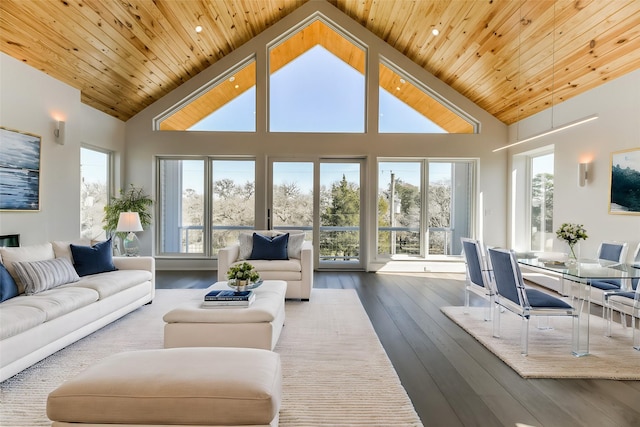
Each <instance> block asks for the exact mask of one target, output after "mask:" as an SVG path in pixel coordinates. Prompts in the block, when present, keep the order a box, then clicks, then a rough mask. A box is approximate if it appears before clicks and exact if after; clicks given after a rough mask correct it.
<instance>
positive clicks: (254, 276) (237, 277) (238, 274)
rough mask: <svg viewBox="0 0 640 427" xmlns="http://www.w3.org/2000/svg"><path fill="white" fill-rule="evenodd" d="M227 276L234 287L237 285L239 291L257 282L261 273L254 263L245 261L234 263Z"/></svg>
mask: <svg viewBox="0 0 640 427" xmlns="http://www.w3.org/2000/svg"><path fill="white" fill-rule="evenodd" d="M227 278H228V279H229V284H230V285H231V286H232V287H235V288H236V290H238V291H244V290H245V289H246V288H247V286H249V284H251V283H252V282H253V283H255V282H256V281H257V280H259V279H260V274H258V272H257V271H256V269H255V267H254V266H253V265H252V264H250V263H248V262H243V263H240V264H236V265H232V266H231V268H229V271H227Z"/></svg>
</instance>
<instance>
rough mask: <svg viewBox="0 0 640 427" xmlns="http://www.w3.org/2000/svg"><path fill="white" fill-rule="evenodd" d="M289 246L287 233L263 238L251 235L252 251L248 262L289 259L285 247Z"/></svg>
mask: <svg viewBox="0 0 640 427" xmlns="http://www.w3.org/2000/svg"><path fill="white" fill-rule="evenodd" d="M288 244H289V233H286V234H282V235H280V236H273V237H270V236H263V235H262V234H258V233H253V249H252V250H251V256H250V257H249V259H250V260H259V259H266V260H286V259H289V254H288V252H287V247H288Z"/></svg>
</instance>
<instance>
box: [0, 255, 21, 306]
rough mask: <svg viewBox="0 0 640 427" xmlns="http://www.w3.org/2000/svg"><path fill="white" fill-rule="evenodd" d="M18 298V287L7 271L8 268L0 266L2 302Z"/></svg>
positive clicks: (0, 298) (0, 295)
mask: <svg viewBox="0 0 640 427" xmlns="http://www.w3.org/2000/svg"><path fill="white" fill-rule="evenodd" d="M17 296H18V285H16V281H15V280H13V277H11V275H10V274H9V272H8V271H7V268H6V267H5V266H4V265H3V264H0V302H2V301H6V300H8V299H9V298H13V297H17Z"/></svg>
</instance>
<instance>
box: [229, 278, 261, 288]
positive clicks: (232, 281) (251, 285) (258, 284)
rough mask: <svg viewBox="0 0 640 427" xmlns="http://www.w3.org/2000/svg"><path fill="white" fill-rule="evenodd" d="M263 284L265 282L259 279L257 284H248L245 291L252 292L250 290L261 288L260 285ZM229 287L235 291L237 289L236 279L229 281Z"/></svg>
mask: <svg viewBox="0 0 640 427" xmlns="http://www.w3.org/2000/svg"><path fill="white" fill-rule="evenodd" d="M262 282H263V280H262V279H258V281H257V282H253V283H250V284H248V285H247V286H246V288H245V289H246V290H250V289H255V288H258V287H260V285H262ZM227 286H229V287H230V288H231V289H234V290H235V289H236V288H237V286H236V281H235V279H229V280H228V281H227Z"/></svg>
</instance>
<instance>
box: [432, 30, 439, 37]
mask: <svg viewBox="0 0 640 427" xmlns="http://www.w3.org/2000/svg"><path fill="white" fill-rule="evenodd" d="M431 34H433V35H434V36H437V35H438V34H440V31H438V29H437V28H434V29H433V30H431Z"/></svg>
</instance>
